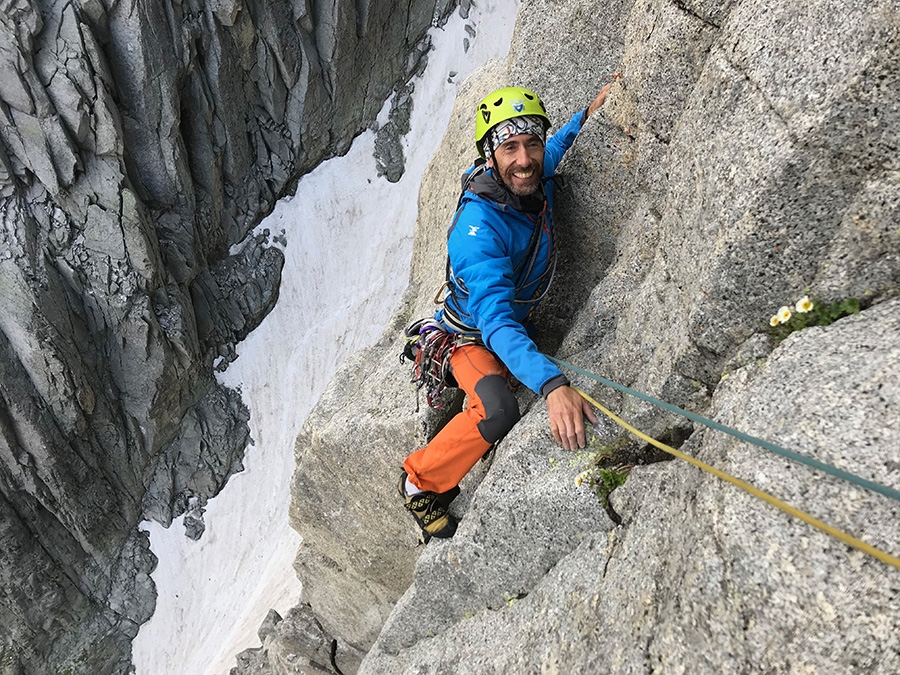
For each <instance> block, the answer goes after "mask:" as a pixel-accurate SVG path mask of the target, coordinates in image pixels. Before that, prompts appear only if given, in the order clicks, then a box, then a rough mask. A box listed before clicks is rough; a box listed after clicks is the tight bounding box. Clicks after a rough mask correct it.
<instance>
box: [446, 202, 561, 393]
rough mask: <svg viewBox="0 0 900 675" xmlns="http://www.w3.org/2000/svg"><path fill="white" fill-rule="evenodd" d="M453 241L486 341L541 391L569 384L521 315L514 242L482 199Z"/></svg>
mask: <svg viewBox="0 0 900 675" xmlns="http://www.w3.org/2000/svg"><path fill="white" fill-rule="evenodd" d="M473 231H474V234H472V233H473ZM447 246H448V250H449V252H450V258H451V261H452V264H453V269H454V271H455V273H456V275H457V277H459V278H461V279H463V281H464V282H465V285H466V288H467V289H468V292H469V296H468V303H467V305H468V306H467V309H468V313H469V315H470V316H471V317H472V318H473V319H474V321H475V325H476V326H477V327H478V329H479V330H480V331H481V338H482V340H483V341H484V344H485V346H486V347H487V348H488V349H490V350H491V351H492V352H493V353H494V354H496V355H497V356H498V357H499V358H500V360H501V361H502V362H503V363H504V365H506V367H507V368H509V370H510V372H511V373H512V374H513V375H515V377H516V378H517V379H518V380H519V381H520V382H522V383H523V384H524V385H525V386H527V387H528V388H529V389H531V390H532V391H533V392H535V393H536V394H538V395H542V394H543V395H545V394H546V393H547V391H544V392H542V391H541V388H542V387H543V386H544V385H545V384H549V387H548V391H549V390H550V389H552V388H553V386H554V385H556V386H558V385H559V384H566V383H567V381H565V378H564V376H563V374H562V372H561V371H560V370H559V368H557V367H556V366H555V365H553V363H552V362H551V361H550V360H549V359H548V358H547V357H546V356H544V355H543V354H541V353H540V352H539V351H538V348H537V345H535V344H534V341H533V340H532V339H531V338H530V337H529V336H528V332H527V330H526V329H525V326H523V325H522V324H521V323H519V322H518V321H516V318H515V314H514V311H513V299H514V297H515V286H514V279H513V264H512V260H511V259H510V257H509V252H508V246H507V243H506V242H505V241H504V239H503V237H502V236H501V235H500V233H498V232H497V230H496V229H495V228H494V227H492V226H491V223H490V220H489V219H487V218H484V217H482V211H481V209H480V208H479V207H478V205H475V204H471V203H470V204H468V205H467V206H466V208H465V209H464V210H463V212H462V213H461V214H460V220H459V222H458V223H457V227H456V228H454V230H453V232H452V233H451V235H450V239H449V241H448V242H447ZM554 378H555V379H554ZM551 380H554V382H552V383H551V382H550V381H551Z"/></svg>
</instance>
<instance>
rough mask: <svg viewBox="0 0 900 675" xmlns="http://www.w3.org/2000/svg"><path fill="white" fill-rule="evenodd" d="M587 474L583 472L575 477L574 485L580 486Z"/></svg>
mask: <svg viewBox="0 0 900 675" xmlns="http://www.w3.org/2000/svg"><path fill="white" fill-rule="evenodd" d="M587 477H588V472H587V471H584V472H582V473H580V474H578V475H577V476H575V485H581V484H582V483H583V482H584V481H586V480H587Z"/></svg>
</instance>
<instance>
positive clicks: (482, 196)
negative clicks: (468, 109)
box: [435, 111, 585, 396]
mask: <svg viewBox="0 0 900 675" xmlns="http://www.w3.org/2000/svg"><path fill="white" fill-rule="evenodd" d="M584 117H585V111H581V112H579V113H576V114H575V115H573V116H572V118H571V119H570V120H569V121H568V122H567V123H566V124H565V126H563V127H562V128H561V129H560V130H559V131H558V132H556V134H554V135H553V136H551V137H550V138H549V139H548V140H547V143H546V146H545V149H544V174H543V178H544V181H546V182H545V183H544V188H543V193H544V194H543V198H539V199H537V200H535V199H531V198H521V199H520V198H516V196H515V195H513V194H512V193H510V192H509V191H508V190H506V188H505V187H503V186H502V185H500V184H499V183H498V182H497V181H496V180H495V179H494V177H493V175H492V171H491V170H486V171H485V172H484V173H483V174H481V175H478V176H477V177H476V178H474V179H473V180H472V181H471V184H470V185H469V188H468V189H467V190H466V191H465V192H464V193H463V195H462V197H461V198H460V204H459V208H458V209H457V211H456V216H455V217H454V219H453V224H452V225H451V226H450V229H449V230H448V233H447V253H448V258H449V261H448V274H447V276H448V294H447V296H446V297H445V298H444V307H443V308H442V309H440V310H438V311H437V313H436V314H435V318H437V319H438V320H439V321H441V322H442V323H443V324H444V325H445V326H447V328H448V329H449V330H451V331H453V332H456V333H463V334H469V335H478V336H480V338H481V340H482V341H483V342H484V345H485V346H486V347H487V348H488V349H489V350H490V351H492V352H493V353H494V354H496V355H497V356H498V357H499V359H500V360H501V361H502V362H503V363H504V364H505V365H506V367H507V368H509V370H510V372H511V373H512V374H513V375H514V376H515V377H516V378H517V379H518V380H519V381H520V382H522V383H523V384H524V385H525V386H527V387H528V388H529V389H531V390H532V391H534V392H535V393H537V394H540V395H544V396H546V394H547V393H548V392H549V391H550V390H552V388H555V387H556V386H558V385H559V384H567V383H568V380H566V379H565V376H564V375H563V374H562V372H561V371H560V370H559V368H557V367H556V366H555V365H554V364H553V363H552V362H551V361H550V360H549V359H548V358H547V357H546V356H544V355H543V354H541V353H540V352H539V351H538V349H537V346H536V345H535V344H534V341H533V339H532V338H531V336H530V335H529V334H528V330H527V329H526V326H525V324H526V322H527V321H528V317H529V315H530V314H531V311H532V310H533V309H534V307H535V306H536V305H537V304H538V302H539V301H540V300H541V298H542V297H543V294H544V293H545V292H546V290H547V287H548V286H549V284H550V277H551V276H552V272H553V267H554V265H555V259H556V252H555V248H554V241H553V193H554V184H553V181H552V180H549V181H548V180H547V179H548V178H551V177H552V176H553V174H554V172H555V171H556V167H557V166H558V165H559V163H560V161H561V160H562V158H563V155H564V154H565V152H566V150H568V149H569V147H570V146H571V145H572V143H573V142H574V140H575V137H576V136H577V135H578V132H579V131H580V130H581V125H582V123H583V120H584ZM474 169H475V167H474V166H473V167H471V168H470V169H469V170H468V171H466V173H465V174H463V180H464V184H465V182H466V178H467V177H468V176H469V174H471V172H472V171H473V170H474ZM545 386H546V390H543V389H544V388H545Z"/></svg>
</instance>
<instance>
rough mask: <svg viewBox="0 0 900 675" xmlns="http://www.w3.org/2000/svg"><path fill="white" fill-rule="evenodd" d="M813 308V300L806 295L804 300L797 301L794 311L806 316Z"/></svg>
mask: <svg viewBox="0 0 900 675" xmlns="http://www.w3.org/2000/svg"><path fill="white" fill-rule="evenodd" d="M812 308H813V304H812V300H810V299H809V296H808V295H804V296H803V297H802V298H800V299H799V300H798V301H797V304H796V305H795V306H794V309H796V310H797V313H798V314H806V313H807V312H808V311H809V310H811V309H812Z"/></svg>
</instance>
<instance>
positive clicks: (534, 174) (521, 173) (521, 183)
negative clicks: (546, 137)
mask: <svg viewBox="0 0 900 675" xmlns="http://www.w3.org/2000/svg"><path fill="white" fill-rule="evenodd" d="M488 166H490V167H491V168H492V169H494V170H495V171H496V172H497V173H498V174H500V178H501V180H503V182H504V183H505V184H506V186H507V187H508V188H509V189H510V190H511V191H512V193H513V194H516V195H518V196H519V197H527V196H528V195H532V194H534V193H535V192H536V191H537V189H538V187H540V185H541V176H542V175H543V173H544V144H543V142H541V139H540V138H538V137H537V136H533V135H532V134H519V135H518V136H512V137H510V138H507V139H506V140H505V141H503V143H501V144H500V145H499V146H498V147H497V149H496V150H495V151H494V154H493V155H492V156H491V159H490V161H489V162H488Z"/></svg>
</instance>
